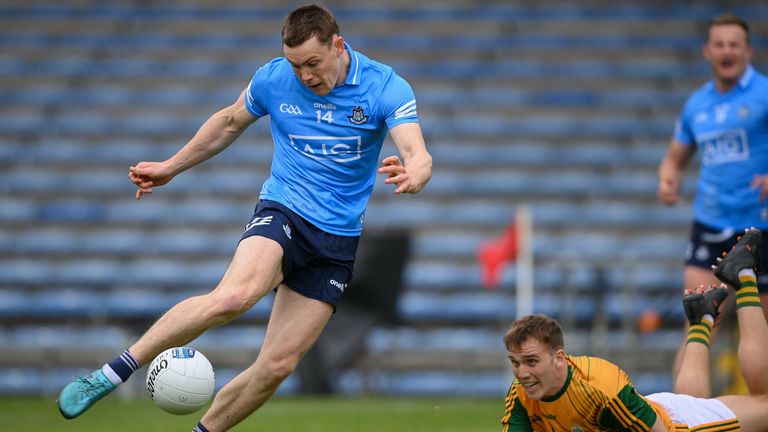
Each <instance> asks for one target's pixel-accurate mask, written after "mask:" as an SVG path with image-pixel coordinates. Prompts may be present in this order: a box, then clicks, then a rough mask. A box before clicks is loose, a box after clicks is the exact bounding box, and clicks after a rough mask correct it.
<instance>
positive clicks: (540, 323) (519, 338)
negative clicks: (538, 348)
mask: <svg viewBox="0 0 768 432" xmlns="http://www.w3.org/2000/svg"><path fill="white" fill-rule="evenodd" d="M529 338H533V339H536V340H537V341H539V342H541V343H543V344H544V345H546V346H548V347H549V348H550V349H551V350H552V351H557V350H559V349H563V348H564V347H565V343H564V341H563V328H562V327H560V323H558V322H557V321H555V320H554V319H552V318H550V317H548V316H546V315H526V316H524V317H522V318H519V319H517V320H515V322H513V323H512V325H511V326H510V327H509V330H507V333H506V334H504V346H506V347H507V349H510V348H511V349H514V348H517V347H519V346H521V345H522V344H523V343H525V341H526V340H528V339H529Z"/></svg>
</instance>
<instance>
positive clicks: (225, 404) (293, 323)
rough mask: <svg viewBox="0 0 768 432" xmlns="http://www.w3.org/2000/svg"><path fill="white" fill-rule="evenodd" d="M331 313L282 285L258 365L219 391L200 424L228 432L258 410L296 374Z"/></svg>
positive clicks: (327, 306)
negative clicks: (295, 370) (301, 361)
mask: <svg viewBox="0 0 768 432" xmlns="http://www.w3.org/2000/svg"><path fill="white" fill-rule="evenodd" d="M332 314H333V307H332V306H331V305H330V304H328V303H326V302H323V301H320V300H315V299H311V298H308V297H305V296H303V295H301V294H299V293H297V292H295V291H293V290H291V289H289V288H288V287H286V286H285V285H281V286H280V288H279V289H278V291H277V297H276V298H275V304H274V305H273V306H272V316H271V317H270V319H269V324H268V326H267V334H266V337H265V338H264V344H263V345H262V347H261V351H260V352H259V356H258V358H257V359H256V362H255V363H254V364H253V365H251V366H250V367H249V368H248V369H246V370H245V371H243V372H242V373H241V374H240V375H238V376H237V377H235V378H234V379H233V380H232V381H230V382H229V383H227V385H225V386H224V387H223V388H222V389H221V390H220V391H219V393H218V394H217V395H216V398H215V399H214V400H213V404H212V405H211V408H210V409H209V410H208V412H206V413H205V415H204V416H203V418H202V420H201V421H200V423H202V424H203V425H204V426H205V428H206V429H208V430H209V431H210V432H221V431H226V430H228V429H229V428H231V427H233V426H234V425H236V424H237V423H239V422H241V421H242V420H243V419H245V418H246V417H248V416H249V415H250V414H251V413H253V412H254V411H256V410H257V409H259V407H261V406H262V405H263V404H264V403H265V402H266V401H267V400H268V399H269V398H270V397H271V396H272V394H274V392H275V391H276V390H277V388H278V386H279V385H280V383H281V382H283V380H284V379H285V378H286V377H288V375H290V374H291V372H293V370H294V369H295V368H296V365H297V364H298V362H299V360H300V359H301V357H302V356H303V355H304V354H305V353H306V352H307V351H308V350H309V348H310V347H312V345H313V344H314V343H315V341H316V340H317V338H318V337H319V336H320V333H321V332H322V330H323V328H324V327H325V324H326V323H327V322H328V320H329V319H330V318H331V315H332Z"/></svg>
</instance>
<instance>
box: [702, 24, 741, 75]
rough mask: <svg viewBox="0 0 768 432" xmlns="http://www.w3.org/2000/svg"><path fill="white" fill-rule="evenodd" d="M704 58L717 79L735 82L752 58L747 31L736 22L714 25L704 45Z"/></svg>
mask: <svg viewBox="0 0 768 432" xmlns="http://www.w3.org/2000/svg"><path fill="white" fill-rule="evenodd" d="M704 58H706V59H707V61H708V62H709V64H710V65H711V66H712V73H713V74H714V76H715V80H717V81H718V82H720V83H722V84H726V85H733V84H735V83H736V82H738V80H739V79H740V78H741V76H742V75H743V74H744V71H746V69H747V66H748V65H749V62H750V60H751V59H752V48H751V47H750V46H749V44H748V43H747V33H746V32H745V31H744V29H742V28H741V27H739V26H738V25H736V24H723V25H716V26H713V27H712V28H710V29H709V40H708V41H707V44H706V45H704Z"/></svg>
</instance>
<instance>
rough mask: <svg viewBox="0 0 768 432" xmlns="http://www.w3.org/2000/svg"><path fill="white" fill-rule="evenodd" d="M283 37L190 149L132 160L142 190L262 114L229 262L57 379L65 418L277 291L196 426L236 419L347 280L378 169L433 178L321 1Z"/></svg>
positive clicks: (399, 178)
mask: <svg viewBox="0 0 768 432" xmlns="http://www.w3.org/2000/svg"><path fill="white" fill-rule="evenodd" d="M282 37H283V50H284V54H285V57H282V58H278V59H275V60H273V61H271V62H269V63H268V64H266V65H264V66H263V67H262V68H260V69H259V70H258V71H257V72H256V74H255V75H254V76H253V79H252V80H251V82H250V83H249V85H248V86H247V87H246V89H245V90H244V91H243V92H242V94H241V95H240V97H239V98H238V100H237V101H236V102H235V103H234V104H233V105H231V106H229V107H227V108H224V109H223V110H221V111H219V112H217V113H216V114H214V115H213V116H211V117H210V118H209V119H208V120H207V121H206V122H205V123H204V124H203V125H202V127H201V128H200V130H199V131H198V132H197V134H196V135H195V136H194V137H193V138H192V139H191V140H190V141H189V143H187V145H186V146H184V147H183V148H182V149H181V150H180V151H179V152H177V153H176V154H175V155H174V156H172V157H171V158H170V159H168V160H166V161H164V162H141V163H139V164H137V165H136V166H134V167H131V168H130V173H129V177H130V179H131V181H132V182H133V183H135V184H136V185H137V187H138V190H137V192H136V198H137V199H140V198H142V196H143V195H144V194H148V193H152V192H153V188H155V187H157V186H161V185H164V184H166V183H168V182H169V181H171V179H173V177H174V176H176V175H178V174H179V173H181V172H183V171H185V170H186V169H188V168H191V167H193V166H195V165H197V164H199V163H201V162H203V161H205V160H207V159H209V158H211V157H213V156H214V155H216V154H217V153H219V152H220V151H222V150H224V149H225V148H226V147H227V146H229V145H230V144H231V143H232V142H233V141H234V140H235V139H236V138H237V137H238V136H239V135H240V134H241V133H242V132H243V131H244V130H245V129H246V128H247V127H248V126H249V125H251V124H252V123H253V122H255V121H256V120H257V119H258V118H259V117H262V116H265V115H269V116H270V117H271V125H272V137H273V140H274V144H275V153H274V158H273V162H272V172H271V175H270V177H269V179H268V180H267V181H266V182H265V184H264V186H263V188H262V191H261V195H260V201H259V203H258V205H257V207H256V210H255V213H254V215H253V217H252V218H251V219H250V222H249V223H247V224H246V227H245V232H244V234H243V237H242V239H241V241H240V244H239V245H238V247H237V251H236V252H235V255H234V258H233V259H232V262H231V263H230V265H229V268H228V269H227V271H226V272H225V274H224V276H223V278H222V280H221V282H220V283H219V285H218V286H217V287H216V288H215V289H214V290H213V291H211V292H210V293H208V294H205V295H202V296H197V297H191V298H189V299H186V300H184V301H182V302H180V303H178V304H177V305H176V306H174V307H173V308H171V309H170V310H169V311H168V312H167V313H166V314H165V315H164V316H163V317H161V318H160V319H159V320H158V321H157V322H156V323H155V324H154V325H153V326H152V327H151V328H150V329H149V330H148V331H147V332H146V333H145V334H144V335H143V336H142V337H141V338H140V339H139V340H138V341H137V342H136V343H135V344H134V345H132V346H131V347H129V349H128V350H126V351H125V352H123V354H121V355H120V356H119V357H117V358H116V359H115V360H113V361H111V362H109V363H107V364H105V365H104V366H103V367H102V368H101V369H98V370H96V371H94V372H93V373H91V374H90V375H88V376H87V377H80V378H78V379H77V380H75V381H74V382H72V383H70V384H69V385H67V386H66V387H65V388H64V389H63V390H62V392H61V394H60V396H59V401H58V403H59V409H60V411H61V412H62V414H63V415H64V416H65V417H67V418H74V417H77V416H78V415H80V414H81V413H83V412H84V411H85V410H87V409H88V408H89V407H90V406H92V405H93V404H94V403H95V402H96V401H97V400H99V399H100V398H101V397H103V396H105V395H106V394H108V393H109V392H110V391H112V390H113V389H114V388H115V387H116V386H117V385H119V384H120V383H121V382H124V381H125V380H126V379H128V377H129V376H130V375H131V373H132V372H133V371H135V370H136V369H138V368H139V367H140V366H141V365H144V364H147V363H148V362H150V361H151V360H152V359H153V358H154V357H155V356H156V355H158V354H159V353H160V352H162V351H163V350H165V349H167V348H169V347H173V346H180V345H184V344H186V343H187V342H189V341H191V340H192V339H194V338H195V337H197V336H198V335H200V334H201V333H203V332H204V331H205V330H207V329H209V328H211V327H214V326H217V325H221V324H224V323H226V322H228V321H230V320H232V319H234V318H235V317H237V316H239V315H240V314H242V313H243V312H245V311H247V310H248V309H250V308H251V307H252V306H253V305H254V304H255V303H256V302H258V301H259V300H260V299H261V298H262V297H264V296H265V295H266V294H268V293H269V292H270V291H272V289H273V288H275V287H277V294H276V297H275V301H274V305H273V307H272V313H271V317H270V320H269V324H268V327H267V333H266V337H265V340H264V343H263V346H262V348H261V351H260V353H259V356H258V358H257V359H256V361H255V363H254V364H253V365H252V366H250V367H249V368H248V369H247V370H245V371H244V372H242V373H241V374H240V375H238V376H237V377H235V378H234V379H233V380H232V381H231V382H229V383H227V384H226V385H225V386H224V387H223V388H222V389H221V391H219V393H218V394H217V395H216V398H215V399H214V402H213V404H212V406H211V407H210V409H209V410H208V412H206V413H205V415H204V416H203V418H202V420H201V422H200V423H199V424H198V425H197V426H196V429H195V430H197V431H206V430H210V431H216V432H218V431H223V430H227V429H229V428H231V427H232V426H234V425H235V424H237V423H238V422H240V421H242V420H243V419H244V418H246V417H247V416H248V415H250V414H251V413H253V412H254V411H255V410H257V409H258V408H259V407H260V406H261V405H262V404H264V403H265V402H266V401H267V399H269V397H270V396H271V395H272V394H273V393H274V392H275V390H276V389H277V387H278V385H279V384H280V383H281V382H282V381H283V380H284V379H285V378H286V377H287V376H288V375H289V374H290V373H291V372H292V371H293V370H294V368H295V367H296V365H297V363H298V362H299V359H300V358H301V356H302V355H303V354H304V353H306V351H307V350H308V349H309V348H310V347H311V346H312V344H313V343H314V342H315V340H316V339H317V337H318V336H319V334H320V332H321V331H322V329H323V327H324V326H325V324H326V323H327V322H328V320H329V319H330V318H331V316H332V314H333V311H334V308H335V307H336V302H337V300H338V299H339V297H340V296H341V293H342V292H343V291H344V289H345V288H346V286H347V284H348V283H349V280H350V278H351V274H352V265H353V263H354V259H355V252H356V248H357V241H358V237H359V235H360V231H361V229H362V218H363V212H364V209H365V206H366V203H367V201H368V199H369V197H370V195H371V193H372V189H373V183H374V181H375V177H376V173H377V172H378V173H379V174H384V175H386V176H387V177H386V179H385V180H384V182H385V183H387V184H392V185H394V187H395V190H394V192H395V193H397V194H400V193H409V194H414V193H417V192H419V191H420V190H421V189H422V188H423V187H424V185H425V184H426V183H427V182H428V181H429V179H430V177H431V171H432V168H431V167H432V158H431V156H430V155H429V153H428V152H427V150H426V146H425V144H424V139H423V136H422V133H421V129H420V127H419V123H418V117H417V112H416V103H415V99H414V96H413V91H412V90H411V88H410V86H409V85H408V84H407V83H406V82H405V80H403V79H402V78H400V77H399V76H398V75H397V74H395V73H394V71H393V70H392V69H391V68H390V67H388V66H385V65H383V64H381V63H377V62H375V61H373V60H370V59H368V58H367V57H365V56H364V55H362V54H360V53H358V52H356V51H353V50H352V49H351V48H350V46H349V45H347V44H346V43H345V41H344V39H343V37H342V36H341V35H340V34H339V28H338V26H337V24H336V21H335V19H334V17H333V15H332V14H331V13H330V12H329V11H327V10H326V9H323V8H321V7H318V6H314V5H311V6H304V7H301V8H298V9H296V10H294V11H293V12H291V13H290V14H289V15H288V16H287V17H286V19H285V22H284V25H283V32H282ZM387 131H389V133H390V135H391V137H392V140H393V141H394V143H395V146H396V147H397V150H398V152H399V157H398V156H389V157H386V158H385V159H384V160H383V162H382V166H381V167H380V168H378V170H377V169H376V166H377V163H378V162H377V159H378V156H379V153H380V150H381V146H382V142H383V140H384V138H385V136H386V134H387ZM400 157H402V162H401V159H400Z"/></svg>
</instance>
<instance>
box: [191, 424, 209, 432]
mask: <svg viewBox="0 0 768 432" xmlns="http://www.w3.org/2000/svg"><path fill="white" fill-rule="evenodd" d="M192 432H208V429H206V428H205V426H203V424H202V423H198V424H197V426H195V428H194V429H192Z"/></svg>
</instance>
